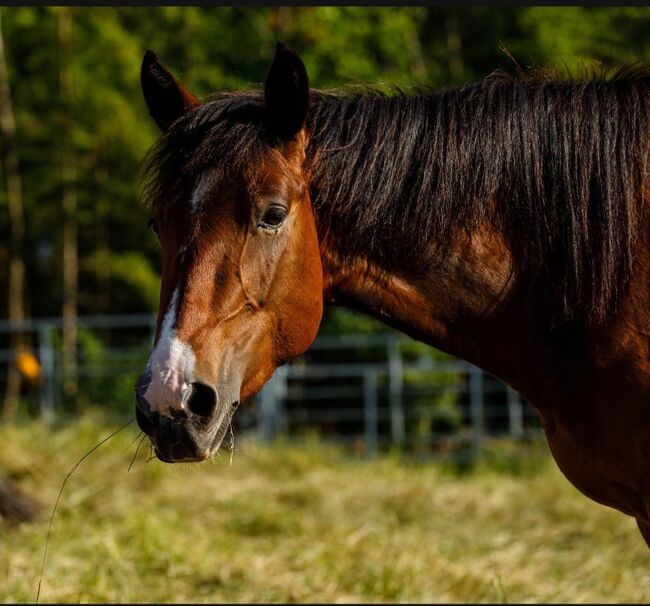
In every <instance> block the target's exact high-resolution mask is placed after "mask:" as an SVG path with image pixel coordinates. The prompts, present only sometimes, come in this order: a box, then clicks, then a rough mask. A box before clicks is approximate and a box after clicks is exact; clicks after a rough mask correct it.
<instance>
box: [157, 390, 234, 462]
mask: <svg viewBox="0 0 650 606" xmlns="http://www.w3.org/2000/svg"><path fill="white" fill-rule="evenodd" d="M238 406H239V402H234V403H233V404H231V405H230V407H229V409H228V410H227V411H226V413H225V414H224V416H223V419H222V420H221V423H220V424H219V427H218V429H217V430H216V432H215V435H214V438H213V440H212V443H211V445H210V447H209V448H206V449H203V450H201V451H200V452H199V453H197V454H196V455H195V456H187V457H183V458H175V457H173V455H172V454H171V452H170V453H169V454H170V457H169V458H168V457H166V456H165V455H163V454H162V452H161V451H160V449H159V448H158V446H157V445H156V443H155V438H153V436H149V439H150V440H151V441H152V444H153V447H154V453H155V455H156V457H158V459H160V460H161V461H163V462H164V463H200V462H202V461H206V460H207V459H210V458H211V457H212V456H213V455H214V454H215V453H216V452H217V451H218V450H219V448H220V447H221V444H222V443H223V440H224V438H225V436H226V434H227V432H228V428H229V427H230V423H231V421H232V417H233V415H234V414H235V411H236V410H237V408H238ZM176 423H178V419H177V420H176ZM178 424H180V423H178ZM165 450H167V449H165ZM169 450H170V451H173V448H169Z"/></svg>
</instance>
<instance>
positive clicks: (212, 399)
mask: <svg viewBox="0 0 650 606" xmlns="http://www.w3.org/2000/svg"><path fill="white" fill-rule="evenodd" d="M186 404H187V407H188V408H189V409H190V411H191V412H193V413H194V414H195V415H198V416H200V417H209V416H210V415H212V413H213V412H214V409H215V408H216V406H217V393H216V392H215V390H214V389H212V387H209V386H208V385H204V384H203V383H192V391H191V392H190V394H189V396H188V398H187V401H186Z"/></svg>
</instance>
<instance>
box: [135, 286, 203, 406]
mask: <svg viewBox="0 0 650 606" xmlns="http://www.w3.org/2000/svg"><path fill="white" fill-rule="evenodd" d="M177 307H178V288H177V289H176V290H175V291H174V294H173V295H172V298H171V300H170V302H169V306H168V307H167V312H166V313H165V317H164V318H163V323H162V327H161V328H160V337H159V338H158V342H157V343H156V347H155V348H154V350H153V352H152V353H151V356H150V357H149V366H150V369H151V383H150V384H149V386H148V387H147V391H146V392H145V393H144V397H145V399H146V400H147V402H148V403H149V406H150V408H151V410H152V411H153V412H158V413H159V414H161V415H167V416H169V417H171V412H170V411H171V409H176V410H182V409H183V408H184V404H183V396H184V395H185V392H186V391H187V389H188V388H189V385H188V384H187V382H186V380H185V377H186V376H191V375H192V373H193V371H194V364H195V361H196V356H195V355H194V352H193V351H192V349H191V347H190V346H189V345H187V344H186V343H183V341H181V340H180V339H179V338H178V337H177V336H176V330H175V328H174V324H175V322H176V310H177Z"/></svg>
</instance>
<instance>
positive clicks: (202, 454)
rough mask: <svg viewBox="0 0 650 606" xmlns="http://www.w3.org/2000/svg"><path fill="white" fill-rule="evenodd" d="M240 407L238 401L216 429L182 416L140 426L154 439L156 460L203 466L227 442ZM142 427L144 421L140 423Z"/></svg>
mask: <svg viewBox="0 0 650 606" xmlns="http://www.w3.org/2000/svg"><path fill="white" fill-rule="evenodd" d="M238 406H239V402H234V403H233V404H231V405H230V406H229V407H228V410H226V411H225V412H224V413H223V415H220V416H221V420H220V421H217V423H218V425H217V424H215V425H216V427H215V426H214V425H212V424H210V423H205V422H197V421H196V420H195V419H193V418H192V417H188V416H185V415H179V416H177V417H176V418H174V419H171V420H170V419H167V418H164V417H163V418H158V419H156V421H158V422H154V423H151V422H149V423H147V424H146V426H144V427H143V425H140V429H142V431H144V432H145V433H146V434H147V435H148V436H149V439H150V440H151V444H152V446H153V449H154V454H155V455H156V457H157V458H158V459H159V460H160V461H163V462H164V463H199V462H202V461H206V460H208V459H209V458H211V457H212V456H213V455H214V454H216V453H217V452H218V450H219V448H220V447H221V444H222V443H223V440H224V438H225V436H226V434H227V432H228V430H229V429H231V427H232V425H231V424H232V418H233V415H234V414H235V411H236V410H237V407H238ZM138 423H139V424H140V422H139V421H138Z"/></svg>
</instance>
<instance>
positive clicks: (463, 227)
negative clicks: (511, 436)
mask: <svg viewBox="0 0 650 606" xmlns="http://www.w3.org/2000/svg"><path fill="white" fill-rule="evenodd" d="M141 86H142V92H143V95H144V100H145V102H146V104H147V107H148V110H149V113H150V114H151V116H152V118H153V120H154V121H155V122H156V124H157V125H158V127H159V128H160V129H161V131H162V134H161V136H160V138H159V139H158V141H157V142H156V143H155V144H154V145H153V147H152V149H151V150H150V153H149V155H148V160H147V163H146V168H145V172H144V175H145V182H146V190H145V193H146V195H147V197H148V200H149V201H150V208H151V221H150V226H151V229H152V230H153V231H154V232H155V234H156V235H157V236H158V238H159V240H160V245H161V254H162V277H161V290H160V310H159V314H158V325H157V332H156V337H155V341H154V346H153V349H152V352H151V356H150V358H149V361H148V363H147V365H146V367H145V369H144V371H143V372H142V374H141V376H140V378H139V379H138V381H137V384H136V416H137V421H138V424H139V426H140V428H141V429H142V431H143V432H145V433H146V434H147V435H148V436H149V438H150V440H151V442H152V445H153V447H154V449H155V453H156V455H157V457H158V458H159V459H161V460H162V461H165V462H178V461H202V460H205V459H207V458H209V457H210V456H211V455H213V454H214V453H215V452H216V451H217V450H218V448H219V447H220V444H221V442H222V440H223V438H224V435H225V433H226V431H227V429H228V427H229V424H230V422H231V420H232V415H233V414H234V412H235V410H236V408H237V406H238V405H239V403H240V402H243V401H245V400H247V399H249V398H251V397H252V396H253V395H254V394H255V393H256V392H257V391H258V390H259V389H260V388H261V387H262V386H263V385H264V383H265V382H266V381H267V380H268V379H269V378H270V377H271V375H272V374H273V372H274V370H275V369H276V368H277V367H278V366H280V365H282V364H284V363H286V362H287V361H288V360H290V359H292V358H294V357H296V356H298V355H300V354H302V353H303V352H304V351H305V350H306V349H307V348H308V347H309V345H310V344H311V343H312V341H313V340H314V338H315V336H316V334H317V331H318V328H319V324H320V322H321V318H322V313H323V307H324V305H326V304H327V305H344V306H347V307H350V308H353V309H356V310H359V311H361V312H363V313H366V314H370V315H372V316H374V317H376V318H378V319H379V320H381V321H382V322H384V323H386V324H388V325H389V326H392V327H394V328H397V329H398V330H400V331H403V332H404V333H406V334H407V335H409V336H411V337H413V338H415V339H418V340H420V341H423V342H424V343H427V344H429V345H431V346H433V347H436V348H438V349H440V350H442V351H444V352H447V353H449V354H452V355H454V356H457V357H459V358H462V359H464V360H467V361H469V362H471V363H472V364H475V365H477V366H479V367H481V368H482V369H484V370H485V371H487V372H488V373H490V374H492V375H494V376H496V377H498V378H499V379H501V380H502V381H503V382H505V383H506V384H508V385H510V386H511V387H512V388H513V389H515V390H517V391H518V392H519V393H520V394H521V395H522V396H523V397H525V398H526V399H527V400H528V401H529V402H531V403H532V404H533V406H534V407H535V408H536V409H537V411H538V413H539V415H540V418H541V422H542V425H543V429H544V432H545V436H546V439H547V441H548V444H549V447H550V451H551V453H552V456H553V457H554V459H555V461H556V463H557V465H558V466H559V468H560V470H561V471H562V473H563V474H564V475H565V476H566V478H568V480H569V481H570V482H571V483H572V484H573V485H574V486H576V487H577V488H578V489H579V490H580V491H581V492H583V493H584V494H585V495H587V496H588V497H590V498H591V499H593V500H595V501H597V502H598V503H601V504H603V505H606V506H609V507H613V508H615V509H618V510H619V511H621V512H623V513H625V514H628V515H630V516H633V517H634V518H635V519H636V521H637V523H638V527H639V529H640V531H641V534H642V536H643V537H644V539H645V541H646V542H647V543H648V545H649V546H650V263H649V262H648V261H649V258H650V243H649V241H648V233H650V232H649V231H648V228H649V227H650V226H649V213H648V178H647V165H648V144H649V142H650V136H649V135H650V69H649V68H646V67H644V66H643V65H639V64H635V65H632V66H628V67H625V68H621V69H619V70H618V71H617V72H615V73H614V74H613V75H611V74H610V75H608V74H605V73H603V74H596V73H594V74H593V75H588V76H586V77H581V78H572V77H566V76H561V77H560V76H556V75H553V74H550V73H549V72H535V71H531V72H530V73H527V74H520V75H518V76H509V75H507V74H492V75H491V76H488V77H486V78H485V79H483V80H482V81H480V82H476V83H470V84H465V85H463V86H460V87H456V88H450V89H445V90H433V89H431V88H424V87H419V88H414V89H412V90H411V89H407V90H404V89H399V88H397V87H395V89H394V90H390V91H386V90H384V89H381V88H378V87H371V86H362V87H347V88H345V89H343V90H338V89H337V90H318V89H311V88H310V86H309V80H308V75H307V71H306V68H305V65H304V63H303V62H302V60H301V59H300V57H299V56H298V54H297V53H296V52H295V51H294V50H293V49H291V48H290V47H288V46H286V45H284V44H282V43H278V44H277V47H276V50H275V55H274V58H273V60H272V62H271V65H270V67H269V68H268V72H267V75H266V80H265V82H264V85H263V87H259V88H257V89H254V90H249V91H235V92H220V93H215V94H213V95H211V96H209V97H208V98H206V99H204V100H200V99H199V98H198V97H197V96H196V95H194V94H193V93H192V92H191V91H190V90H189V89H188V88H186V87H185V86H184V85H183V84H181V82H180V81H178V80H177V79H176V78H175V77H174V75H172V73H171V72H170V71H169V70H168V69H167V68H166V67H164V66H163V64H162V63H161V62H160V61H159V60H158V58H157V56H156V55H155V54H154V53H153V52H151V51H147V52H146V54H145V55H144V58H143V61H142V65H141Z"/></svg>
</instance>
